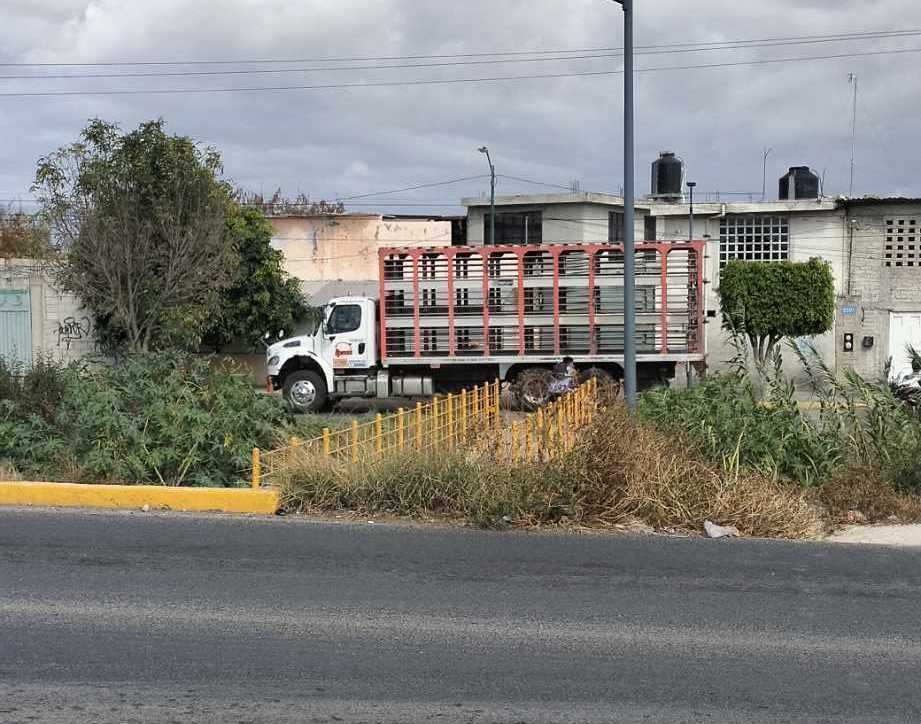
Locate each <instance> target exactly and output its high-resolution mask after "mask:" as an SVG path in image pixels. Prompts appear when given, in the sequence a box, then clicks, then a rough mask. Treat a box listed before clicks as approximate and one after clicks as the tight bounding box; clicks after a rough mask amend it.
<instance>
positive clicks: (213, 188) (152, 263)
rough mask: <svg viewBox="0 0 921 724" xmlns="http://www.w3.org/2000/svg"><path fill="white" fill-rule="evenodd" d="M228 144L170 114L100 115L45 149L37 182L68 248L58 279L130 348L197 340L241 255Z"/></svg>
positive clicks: (118, 343) (107, 334)
mask: <svg viewBox="0 0 921 724" xmlns="http://www.w3.org/2000/svg"><path fill="white" fill-rule="evenodd" d="M220 171H221V162H220V156H219V155H218V153H217V152H216V151H214V150H213V149H210V148H205V149H203V148H201V147H199V146H198V145H197V144H196V143H195V142H194V141H193V140H192V139H190V138H187V137H184V136H175V135H172V136H171V135H168V134H167V133H166V131H165V130H164V123H163V121H162V120H158V121H148V122H146V123H143V124H141V125H140V126H139V127H138V128H137V130H134V131H131V132H130V133H123V132H122V131H121V129H119V127H118V126H116V125H114V124H111V123H106V122H104V121H101V120H98V119H97V120H93V121H90V123H89V124H88V125H87V126H86V128H84V129H83V131H82V133H81V135H80V139H79V140H78V141H77V142H75V143H73V144H71V145H69V146H66V147H63V148H61V149H59V150H57V151H56V152H54V153H52V154H51V155H49V156H46V157H44V158H42V159H40V160H39V163H38V170H37V172H36V176H35V184H34V186H33V189H34V190H35V191H36V193H37V195H38V198H39V200H40V201H41V203H42V207H43V211H44V214H45V216H46V218H47V220H48V222H49V224H50V225H51V227H52V228H53V229H54V230H55V232H56V233H57V234H59V235H60V237H61V238H60V242H61V244H62V246H64V247H65V249H66V252H65V255H64V257H63V259H62V263H61V264H60V268H59V274H58V276H59V280H60V283H61V286H62V287H63V288H64V289H66V290H67V291H70V292H73V293H74V294H76V295H77V296H79V297H80V299H81V300H82V301H83V303H84V304H85V305H86V307H87V308H88V309H90V310H92V312H93V314H94V316H95V317H96V324H97V329H99V330H100V332H101V335H102V337H103V339H104V340H107V341H108V342H109V343H110V344H111V345H112V346H114V347H117V348H121V349H124V350H126V351H129V352H136V351H146V350H148V349H159V348H166V347H174V346H176V347H184V348H194V347H196V346H197V345H198V344H199V342H200V339H201V333H202V329H203V327H204V325H205V323H206V321H207V320H208V319H209V318H210V317H212V316H213V315H214V313H215V310H216V309H217V306H218V304H219V302H220V291H221V289H222V288H223V287H224V286H225V285H226V284H227V283H228V282H229V281H230V278H231V276H232V275H233V273H234V269H235V266H236V258H235V254H234V248H233V241H232V239H231V238H230V236H229V235H228V233H227V225H226V221H225V220H226V215H227V209H228V204H229V203H230V201H229V199H230V195H229V190H228V188H227V186H226V184H224V183H223V182H222V181H220V180H219V179H218V177H217V176H218V174H219V173H220Z"/></svg>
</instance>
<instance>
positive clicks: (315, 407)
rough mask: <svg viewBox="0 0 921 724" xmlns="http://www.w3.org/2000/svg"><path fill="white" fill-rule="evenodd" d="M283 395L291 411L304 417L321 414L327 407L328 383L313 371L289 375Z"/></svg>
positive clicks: (301, 371)
mask: <svg viewBox="0 0 921 724" xmlns="http://www.w3.org/2000/svg"><path fill="white" fill-rule="evenodd" d="M283 394H284V397H285V400H287V402H288V404H289V405H290V406H291V409H293V410H294V411H295V412H299V413H301V414H303V415H310V414H313V413H315V412H321V411H322V410H323V409H324V408H325V407H326V394H327V393H326V382H325V381H324V380H323V378H322V377H321V376H320V375H318V374H317V373H316V372H313V371H311V370H300V371H298V372H292V373H291V374H290V375H288V376H287V377H286V378H285V386H284V393H283Z"/></svg>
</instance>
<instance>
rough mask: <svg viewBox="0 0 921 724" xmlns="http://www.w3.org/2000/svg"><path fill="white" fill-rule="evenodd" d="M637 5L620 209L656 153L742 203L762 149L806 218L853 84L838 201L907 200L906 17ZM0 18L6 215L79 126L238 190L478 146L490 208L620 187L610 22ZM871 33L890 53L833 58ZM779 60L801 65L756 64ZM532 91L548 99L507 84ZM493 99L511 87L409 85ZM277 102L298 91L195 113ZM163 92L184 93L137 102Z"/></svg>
mask: <svg viewBox="0 0 921 724" xmlns="http://www.w3.org/2000/svg"><path fill="white" fill-rule="evenodd" d="M635 2H636V6H637V7H636V44H637V46H639V47H640V51H639V53H638V55H637V58H636V65H637V68H638V69H656V68H658V69H660V70H647V71H646V72H642V73H639V74H638V75H637V95H636V104H637V157H636V162H637V189H638V192H641V193H647V192H648V191H649V166H648V164H649V162H650V161H651V160H652V159H653V158H654V157H655V156H656V153H657V151H659V150H663V149H671V150H674V151H676V152H677V153H678V154H679V155H680V156H682V157H683V158H684V159H685V161H686V163H687V167H688V176H687V177H688V178H689V179H693V180H695V181H697V185H698V190H699V191H701V192H711V191H713V192H715V191H720V192H722V193H723V194H728V193H733V192H735V193H739V192H752V193H755V194H757V195H759V196H760V191H761V176H762V153H763V150H764V149H765V148H771V149H772V150H771V152H770V155H769V156H768V159H767V178H768V184H767V186H768V194H769V198H770V197H771V195H773V194H776V179H777V177H779V176H780V175H781V174H782V173H783V172H784V171H785V170H786V168H787V167H788V166H791V165H809V166H812V167H813V168H815V169H817V170H818V171H819V172H820V173H823V174H824V176H825V191H826V193H827V194H828V195H834V194H839V193H846V192H847V190H848V168H849V157H850V148H851V104H852V100H853V96H852V88H853V86H851V85H849V83H848V74H849V73H856V74H857V76H858V78H859V102H858V106H857V137H856V140H857V152H856V180H855V185H854V191H855V194H860V195H862V194H873V195H894V194H898V195H913V196H921V143H919V137H918V134H919V123H918V121H919V118H921V72H919V68H921V2H919V1H918V0H875V1H874V2H872V3H868V2H866V1H865V0H758V1H757V2H756V1H755V0H700V1H699V2H696V3H692V2H688V0H635ZM0 5H2V18H3V20H2V23H0V63H3V65H2V67H0V199H4V200H5V201H8V200H9V199H16V198H18V199H22V200H24V201H27V200H28V196H29V194H28V189H29V186H30V184H31V180H32V175H33V172H34V167H35V161H36V159H37V158H38V157H39V156H41V155H42V154H45V153H48V152H50V151H52V150H53V149H55V148H57V147H58V146H60V145H63V144H65V143H68V142H70V141H72V140H74V139H75V138H76V137H77V135H78V133H79V131H80V129H81V128H82V126H83V125H84V123H85V122H86V120H87V119H88V118H91V117H94V116H95V117H100V118H104V119H106V120H112V121H117V122H119V123H120V124H122V125H123V127H125V128H131V127H133V126H135V125H137V124H138V123H139V122H140V121H143V120H146V119H150V118H156V117H163V118H164V119H166V121H167V123H168V126H169V128H170V129H171V130H172V131H174V132H176V133H181V134H185V135H189V136H192V137H194V138H195V139H197V140H199V141H201V142H203V143H207V144H210V145H213V146H215V147H217V148H218V149H219V150H220V151H221V152H222V154H223V158H224V162H225V172H226V174H227V176H228V177H230V178H232V179H233V180H234V181H235V182H236V183H237V184H238V185H239V186H241V187H243V188H245V189H248V190H252V191H260V190H262V191H264V192H267V193H270V192H271V191H272V190H274V189H275V188H276V187H282V188H283V189H284V191H285V192H286V193H287V194H289V195H293V194H295V193H297V192H298V191H303V192H304V193H307V194H309V195H310V196H311V197H313V198H326V199H332V198H349V197H353V196H359V195H365V194H377V193H378V192H381V191H387V190H392V189H398V188H404V187H409V186H416V185H423V184H435V183H439V182H443V181H449V180H452V179H457V178H464V177H470V176H480V175H482V174H484V173H485V172H486V171H488V168H487V166H486V160H485V158H484V157H483V156H482V155H480V154H479V153H477V148H478V147H479V146H481V145H483V144H486V145H488V146H489V148H490V149H491V151H492V154H493V157H494V161H495V163H496V167H497V172H498V173H499V174H501V175H502V176H503V177H502V178H500V180H499V186H498V193H500V194H510V193H539V192H542V191H549V192H552V191H553V190H554V187H555V185H558V186H562V187H568V186H569V185H570V183H571V182H572V181H578V182H579V183H580V184H581V187H582V188H583V189H587V190H597V191H607V192H614V193H618V192H619V191H620V189H621V187H622V184H623V172H622V164H623V156H622V132H623V125H622V111H623V107H622V95H621V94H622V75H619V74H617V71H619V70H621V68H622V59H621V58H620V57H618V53H617V50H618V49H619V48H620V47H621V46H622V27H623V26H622V13H621V11H620V6H619V5H616V4H615V3H613V2H611V1H610V0H463V1H462V2H457V1H456V0H452V1H450V2H449V1H448V0H258V2H257V1H256V0H195V1H193V0H93V1H90V0H2V2H0ZM892 31H901V35H900V36H893V35H891V33H892ZM878 32H883V33H889V35H888V36H885V37H884V36H880V35H876V36H872V37H863V38H857V39H854V38H853V36H854V35H856V34H868V33H878ZM819 36H822V37H819ZM829 36H838V37H839V38H840V37H841V36H845V38H847V39H845V40H831V38H830V37H829ZM767 39H770V42H767V43H755V44H740V43H738V42H737V41H753V40H767ZM708 44H709V45H708ZM727 44H734V47H729V48H727V47H726V45H727ZM914 49H917V50H918V51H919V52H892V51H912V50H914ZM679 51H680V52H679ZM513 53H514V54H513ZM528 53H530V54H528ZM487 54H491V55H487ZM586 55H587V56H591V57H588V58H586V57H576V56H586ZM844 55H849V56H851V57H838V58H832V59H829V58H825V59H819V58H818V57H817V56H844ZM561 56H563V59H561ZM598 56H601V57H598ZM789 58H810V60H801V61H798V62H773V61H774V60H777V59H789ZM354 59H361V60H354ZM367 59H373V60H367ZM380 59H386V60H380ZM181 61H185V62H186V63H187V64H184V65H178V64H176V65H170V64H169V63H179V62H181ZM190 61H195V62H194V63H192V62H190ZM204 61H209V62H207V63H206V62H204ZM211 61H220V63H216V62H213V63H212V62H211ZM246 61H263V62H246ZM266 61H273V62H266ZM497 61H501V62H497ZM752 61H757V62H756V63H751V62H752ZM124 63H133V65H118V64H124ZM78 64H84V65H78ZM374 66H390V67H374ZM392 66H403V67H397V68H394V67H392ZM407 66H412V67H407ZM690 66H696V67H690ZM701 66H711V67H701ZM712 66H719V67H712ZM663 68H668V69H667V70H662V69H663ZM254 71H258V72H254ZM265 71H273V72H265ZM280 71H284V72H280ZM604 72H607V74H602V73H604ZM591 73H596V74H594V75H585V74H591ZM132 74H137V75H136V77H124V76H127V75H132ZM163 74H171V75H163ZM579 74H582V75H579ZM87 75H97V76H98V75H102V76H109V77H96V78H87V77H85V76H87ZM540 75H542V76H547V75H554V76H558V77H552V78H548V77H543V78H530V79H527V78H522V77H521V76H540ZM23 76H26V77H25V78H24V77H23ZM42 76H45V77H42ZM47 76H57V77H47ZM61 76H84V77H70V78H67V77H64V78H62V77H61ZM111 76H118V77H111ZM508 77H515V78H517V79H515V80H490V81H483V80H480V81H479V82H451V83H441V82H437V83H436V82H429V81H457V80H462V79H485V78H508ZM419 81H425V83H419ZM410 83H411V84H410ZM279 86H288V87H290V86H295V87H296V88H295V89H288V90H246V91H240V92H221V93H213V92H201V91H204V90H207V89H211V90H213V89H230V88H247V89H255V88H266V87H273V88H277V87H279ZM304 86H327V87H325V88H316V87H314V88H304ZM328 86H339V87H328ZM342 86H346V87H342ZM176 90H186V91H195V92H186V93H154V92H153V91H176ZM99 91H131V93H125V94H101V93H99ZM78 93H79V94H78ZM506 176H512V177H517V178H518V179H526V180H527V182H525V181H521V180H513V179H510V178H505V177H506ZM539 184H544V185H539ZM487 189H488V181H487V180H486V179H484V178H474V179H471V180H468V181H464V182H460V183H455V184H450V185H443V186H433V187H431V188H422V189H416V190H412V191H406V192H403V193H400V194H390V195H376V196H370V197H367V198H362V199H354V200H352V201H351V202H349V203H348V204H347V206H348V208H350V209H352V210H365V209H368V210H371V209H378V210H380V211H383V212H387V213H404V212H418V211H424V212H426V213H433V214H434V213H455V212H457V211H458V208H457V207H456V206H452V204H454V205H456V203H457V201H458V199H459V198H460V197H462V196H475V195H477V194H481V193H486V192H487ZM730 198H735V197H730Z"/></svg>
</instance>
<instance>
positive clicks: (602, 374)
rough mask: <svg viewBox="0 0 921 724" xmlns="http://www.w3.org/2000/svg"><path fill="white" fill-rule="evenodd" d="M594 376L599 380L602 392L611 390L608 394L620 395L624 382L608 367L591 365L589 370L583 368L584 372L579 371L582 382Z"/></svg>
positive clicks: (580, 381)
mask: <svg viewBox="0 0 921 724" xmlns="http://www.w3.org/2000/svg"><path fill="white" fill-rule="evenodd" d="M592 378H594V379H596V380H597V381H598V388H599V390H601V391H602V392H603V391H604V390H608V391H609V392H608V393H607V394H613V395H614V396H615V397H620V395H621V391H622V389H623V384H622V382H621V381H620V380H619V379H617V378H616V377H615V376H614V375H612V374H611V373H610V372H608V371H607V370H606V369H604V368H602V367H589V368H588V369H587V370H582V372H580V373H579V383H580V384H581V383H584V382H588V381H589V380H590V379H592Z"/></svg>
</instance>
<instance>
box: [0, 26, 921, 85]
mask: <svg viewBox="0 0 921 724" xmlns="http://www.w3.org/2000/svg"><path fill="white" fill-rule="evenodd" d="M918 35H921V30H918V31H898V32H897V33H894V34H890V33H886V34H874V35H868V34H853V35H841V36H833V37H818V38H812V39H807V38H790V39H783V40H781V39H777V40H766V41H726V42H723V43H712V44H708V45H706V46H699V47H665V48H656V47H652V48H649V49H646V50H637V51H636V54H637V55H662V54H668V55H672V54H683V53H698V52H714V51H716V52H719V51H725V50H749V49H757V48H774V47H789V46H793V45H816V44H820V43H842V42H853V41H859V40H881V39H891V38H896V39H897V38H906V37H916V36H918ZM608 51H615V52H608ZM578 52H580V51H558V52H557V53H553V54H547V55H545V56H544V57H539V58H525V57H500V58H492V59H489V60H453V61H442V62H426V63H401V64H396V65H348V66H325V67H313V68H242V69H232V70H172V71H165V72H163V71H158V72H149V73H67V74H51V75H34V74H30V75H3V76H0V80H69V79H99V78H102V79H113V78H173V77H196V76H223V75H265V74H277V73H328V72H334V71H358V70H399V69H404V68H409V69H415V68H441V67H457V66H473V65H497V64H508V63H546V62H559V61H567V60H604V59H610V58H621V57H623V52H621V51H619V49H614V48H610V49H598V50H591V51H584V52H585V53H588V54H582V55H573V54H572V53H578ZM266 62H272V61H266ZM279 62H280V61H279ZM289 62H319V61H289ZM241 64H246V61H241Z"/></svg>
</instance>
